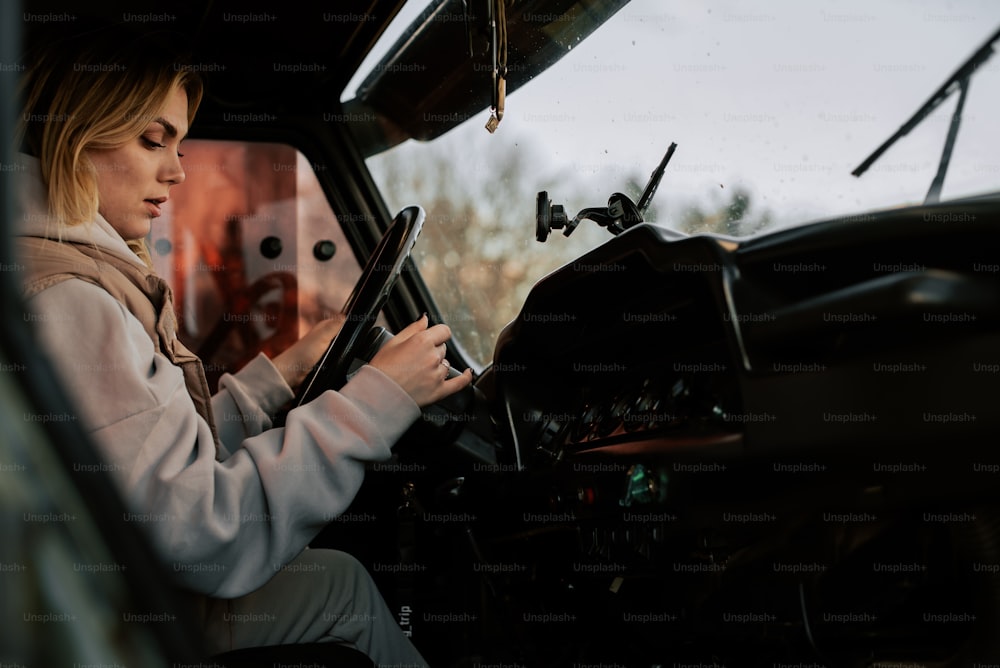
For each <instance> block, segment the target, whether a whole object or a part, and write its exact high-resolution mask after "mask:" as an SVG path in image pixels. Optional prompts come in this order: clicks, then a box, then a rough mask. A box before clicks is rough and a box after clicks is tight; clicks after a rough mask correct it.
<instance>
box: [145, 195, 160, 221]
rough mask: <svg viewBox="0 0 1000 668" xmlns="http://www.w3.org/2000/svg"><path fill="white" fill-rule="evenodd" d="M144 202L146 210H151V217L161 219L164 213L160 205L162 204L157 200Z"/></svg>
mask: <svg viewBox="0 0 1000 668" xmlns="http://www.w3.org/2000/svg"><path fill="white" fill-rule="evenodd" d="M143 201H144V202H145V203H146V208H148V209H149V213H150V215H152V216H153V218H159V217H160V215H161V214H162V213H163V212H162V211H161V210H160V204H161V202H158V201H156V200H151V199H147V200H143Z"/></svg>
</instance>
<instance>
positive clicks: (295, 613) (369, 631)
mask: <svg viewBox="0 0 1000 668" xmlns="http://www.w3.org/2000/svg"><path fill="white" fill-rule="evenodd" d="M204 603H205V624H204V628H205V631H206V640H207V644H208V650H209V651H210V652H211V653H212V654H220V653H222V652H227V651H229V650H233V649H242V648H244V647H257V646H262V645H284V644H295V643H306V642H327V641H329V642H335V643H339V644H342V645H349V646H351V647H354V648H355V649H358V650H361V651H362V652H364V653H365V654H367V655H368V656H369V657H371V659H372V660H373V661H374V662H375V663H376V665H378V666H380V667H385V668H418V667H419V668H425V667H426V666H427V662H426V661H424V659H423V657H422V656H420V653H419V652H418V651H417V649H416V648H415V647H414V646H413V643H411V642H410V640H409V638H407V637H406V636H404V635H403V631H402V630H401V629H400V628H399V625H398V624H397V623H396V620H395V618H394V617H393V616H392V613H391V612H389V608H388V607H387V606H386V604H385V601H384V600H383V599H382V596H381V594H380V593H379V591H378V588H377V587H376V586H375V582H374V581H373V580H372V578H371V576H370V575H369V574H368V571H366V570H365V567H364V566H363V565H362V564H361V563H360V562H359V561H358V560H357V559H355V558H354V557H352V556H351V555H349V554H347V553H346V552H340V551H337V550H312V549H310V550H305V551H304V552H303V553H302V554H300V555H299V556H298V557H297V558H296V559H295V560H294V561H292V562H291V563H290V564H288V566H286V567H285V568H283V569H281V570H280V571H278V573H277V574H276V575H275V576H274V577H273V578H271V580H270V581H268V582H267V584H265V585H264V586H263V587H261V588H260V589H258V590H256V591H254V592H251V593H249V594H247V595H246V596H242V597H240V598H236V599H206V600H205V601H204Z"/></svg>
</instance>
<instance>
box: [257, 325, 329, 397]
mask: <svg viewBox="0 0 1000 668" xmlns="http://www.w3.org/2000/svg"><path fill="white" fill-rule="evenodd" d="M344 320H345V317H344V315H343V314H341V313H338V314H337V315H335V316H333V317H332V318H330V319H328V320H321V321H320V322H318V323H316V324H315V325H314V326H313V328H312V329H310V330H309V332H308V333H307V334H306V335H305V336H303V337H302V338H301V339H299V340H298V341H296V342H295V343H293V344H292V345H291V346H289V347H288V348H286V349H285V350H284V351H282V352H281V353H279V354H278V355H277V356H275V358H274V359H273V360H271V362H272V363H273V364H274V366H275V367H276V368H277V369H278V372H279V373H280V374H281V376H282V377H283V378H284V379H285V382H286V383H288V386H289V387H290V388H292V390H293V391H294V390H295V389H296V388H298V386H299V385H301V384H302V381H304V380H305V379H306V376H307V375H309V372H310V371H312V368H313V367H314V366H316V363H317V362H319V358H320V357H322V356H323V353H325V352H326V349H327V348H328V347H329V346H330V342H331V341H333V339H334V337H336V336H337V334H338V333H339V332H340V328H341V327H342V326H343V325H344Z"/></svg>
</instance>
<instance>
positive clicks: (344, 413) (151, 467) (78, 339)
mask: <svg viewBox="0 0 1000 668" xmlns="http://www.w3.org/2000/svg"><path fill="white" fill-rule="evenodd" d="M18 165H19V166H18V168H17V171H16V172H15V174H16V178H17V179H18V180H19V183H17V185H16V189H15V192H16V193H18V196H19V200H20V216H16V218H19V220H15V223H16V224H18V225H19V227H18V231H17V234H20V235H23V236H39V237H41V236H49V237H52V238H56V237H57V236H58V234H57V230H56V228H55V226H54V225H53V224H52V223H51V222H50V219H49V216H48V215H47V207H46V203H45V191H44V187H43V184H42V181H41V178H40V176H39V166H38V161H37V160H36V159H34V158H32V157H29V156H20V157H19V163H18ZM62 238H63V239H65V240H68V241H82V242H86V243H93V244H96V245H97V246H98V247H100V248H104V249H107V250H110V251H113V252H115V253H117V254H118V255H120V256H124V257H129V258H130V259H131V258H134V259H135V262H136V263H137V264H139V265H142V262H141V260H139V258H138V257H136V256H135V254H134V253H132V251H131V250H130V249H129V248H128V246H127V245H126V244H125V242H124V240H123V239H122V238H121V237H120V236H119V235H118V234H117V232H115V230H114V228H112V227H111V225H110V224H109V223H108V222H107V221H106V220H104V218H103V217H102V216H100V215H98V216H97V219H96V220H94V221H93V222H92V223H90V224H86V225H79V226H74V227H70V228H64V230H63V232H62ZM27 308H28V311H27V312H26V313H25V319H26V320H29V321H31V322H32V323H33V325H34V327H35V330H36V331H37V336H38V340H39V343H40V344H41V345H42V346H43V347H44V349H45V350H46V352H47V353H48V355H49V356H50V358H51V359H52V361H53V362H54V364H55V366H56V368H57V370H58V372H59V375H60V377H61V378H62V379H63V381H64V382H65V384H66V386H67V387H68V389H69V392H70V394H71V396H72V397H73V398H74V399H75V400H76V404H77V406H78V409H79V416H78V417H79V419H80V420H81V421H82V422H83V424H84V425H86V426H87V428H88V429H89V430H90V431H92V433H93V436H94V438H95V441H96V443H97V445H98V447H99V448H100V450H101V453H102V454H103V456H104V458H105V460H106V462H107V463H108V467H107V468H109V469H110V470H111V471H113V474H112V475H113V476H114V477H115V479H116V480H117V481H118V483H119V484H120V488H121V491H122V494H123V496H124V498H125V501H126V504H127V506H128V507H129V508H130V509H131V512H130V513H129V515H128V516H127V517H126V519H128V520H130V521H134V522H137V523H138V524H140V525H141V528H142V529H143V530H145V532H146V533H147V534H148V535H149V536H150V538H151V539H152V541H153V544H154V547H155V549H156V550H157V552H158V553H159V554H160V555H162V559H163V563H164V566H165V568H166V570H167V571H168V572H170V573H171V574H173V575H174V576H175V578H176V581H177V583H178V584H180V585H182V586H184V587H187V588H189V589H192V590H194V591H196V592H199V593H203V594H208V595H210V596H215V597H220V598H233V597H237V596H241V595H243V594H246V593H249V592H251V591H253V590H255V589H257V588H258V587H260V586H261V585H263V584H264V583H265V582H267V581H268V580H269V579H270V578H271V577H272V576H273V575H274V574H275V573H276V572H277V571H278V570H279V569H280V568H282V567H283V566H284V565H286V564H287V563H288V562H289V561H291V560H292V559H293V558H294V557H296V556H297V555H298V554H299V553H300V552H301V551H302V550H303V549H305V548H306V546H307V545H308V544H309V542H310V541H311V540H312V539H313V538H314V537H315V536H316V534H317V533H318V532H319V531H320V529H322V528H323V527H324V525H326V524H327V523H328V522H330V521H331V520H332V519H333V518H334V517H336V516H337V515H338V514H340V513H341V512H343V511H344V509H345V508H346V507H347V506H348V504H350V502H351V500H352V499H353V498H354V496H355V494H356V493H357V491H358V488H359V487H360V485H361V482H362V480H363V478H364V471H365V463H366V462H374V461H382V460H385V459H387V458H389V457H390V455H391V451H390V448H391V447H392V445H393V444H394V443H395V441H396V440H397V439H398V438H399V437H400V436H401V435H402V434H403V432H405V431H406V429H407V428H408V427H409V426H410V425H411V424H412V423H413V422H414V421H415V420H416V418H417V417H419V415H420V409H419V407H418V406H417V405H416V404H415V403H414V402H413V400H412V399H411V398H410V396H409V395H408V394H407V393H406V392H405V391H404V390H403V389H402V388H401V387H399V386H398V385H397V384H396V383H395V382H394V381H393V380H391V379H390V378H389V377H388V376H386V375H384V374H383V373H381V372H380V371H378V370H377V369H374V368H373V367H370V366H367V365H366V366H364V367H362V369H361V370H360V371H359V372H358V373H357V374H356V375H354V376H353V377H352V379H351V380H350V382H348V383H347V385H345V386H344V388H343V389H342V390H341V391H340V392H333V391H328V392H326V393H324V394H323V395H321V396H320V397H318V398H317V399H316V400H314V401H312V402H310V403H309V404H308V405H306V406H302V407H300V408H296V409H295V410H293V411H291V412H290V413H289V415H288V417H287V420H286V424H285V427H283V428H274V429H271V428H270V427H271V418H270V415H271V414H272V413H273V412H274V411H275V410H276V409H277V408H278V407H280V406H281V405H283V404H284V403H285V402H286V401H288V400H289V399H291V398H292V391H291V389H290V388H289V387H288V385H287V384H286V383H285V382H284V379H283V378H282V377H281V375H280V374H279V373H278V371H277V369H275V368H274V366H273V365H272V364H271V362H270V361H269V360H268V359H267V357H266V356H264V355H260V356H258V357H257V358H256V359H254V360H252V361H251V362H250V363H249V364H248V365H247V366H246V367H244V368H243V369H242V370H240V371H239V372H237V373H235V374H226V375H225V376H223V377H222V379H221V380H220V382H219V392H218V394H216V395H215V396H214V397H213V398H212V408H213V411H214V415H215V422H216V427H217V430H218V433H219V438H220V440H221V441H222V445H223V447H224V448H225V450H226V451H228V453H231V454H229V455H228V456H226V455H220V458H221V459H222V460H221V461H218V460H217V459H216V448H215V444H214V442H213V438H212V433H211V430H210V428H209V425H208V423H206V422H205V421H204V420H203V419H202V418H201V417H200V416H199V415H198V413H197V411H196V410H195V406H194V403H193V402H192V400H191V397H190V396H189V395H188V393H187V390H186V389H185V385H184V378H183V374H182V372H181V370H180V368H179V367H177V366H174V365H173V364H171V363H170V362H169V361H168V360H167V359H166V358H165V357H164V356H163V355H161V354H159V353H157V352H155V350H154V347H153V343H152V341H150V339H149V336H148V335H147V334H146V331H145V330H144V329H143V327H142V324H141V323H140V322H139V321H138V320H136V318H135V317H133V316H132V314H131V313H129V312H128V311H127V310H126V309H125V308H124V307H123V306H122V305H121V303H120V302H118V301H117V300H116V299H115V298H114V297H112V296H111V295H110V294H108V293H107V292H105V291H104V290H103V289H101V288H99V287H97V286H95V285H93V284H91V283H88V282H86V281H83V280H78V279H69V280H65V281H62V282H60V283H57V284H56V285H53V286H51V287H49V288H46V289H45V290H42V291H41V292H39V293H38V294H37V295H35V296H34V297H32V298H30V299H29V300H28V302H27Z"/></svg>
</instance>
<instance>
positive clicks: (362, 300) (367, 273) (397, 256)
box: [295, 206, 425, 406]
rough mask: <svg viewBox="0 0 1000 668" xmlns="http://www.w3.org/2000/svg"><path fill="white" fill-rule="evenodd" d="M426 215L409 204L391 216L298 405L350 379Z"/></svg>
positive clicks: (340, 385)
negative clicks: (349, 374)
mask: <svg viewBox="0 0 1000 668" xmlns="http://www.w3.org/2000/svg"><path fill="white" fill-rule="evenodd" d="M424 218H425V214H424V210H423V209H422V208H421V207H419V206H408V207H406V208H405V209H403V210H402V211H400V212H399V213H398V214H396V217H395V218H393V219H392V223H391V224H390V225H389V229H387V230H386V231H385V234H384V235H382V239H381V240H380V241H379V242H378V246H376V247H375V252H374V253H372V254H371V257H369V258H368V262H367V263H366V264H365V268H364V269H363V270H362V272H361V277H360V278H359V279H358V282H357V283H355V285H354V290H353V291H352V292H351V296H350V297H348V298H347V303H346V304H345V305H344V308H343V309H341V313H342V314H344V316H345V317H346V319H345V321H344V324H343V326H342V327H341V328H340V332H338V334H337V336H336V338H334V339H333V341H331V342H330V345H329V347H328V348H327V349H326V352H325V353H323V356H322V357H321V358H320V360H319V362H317V363H316V366H314V367H313V368H312V370H311V371H310V372H309V375H308V376H306V379H305V381H304V382H303V383H302V386H301V387H300V389H299V394H298V396H297V397H296V399H295V405H296V406H301V405H302V404H305V403H308V402H310V401H312V400H313V399H315V398H316V397H318V396H319V395H320V394H322V393H323V392H325V391H326V390H331V389H333V390H339V389H340V388H341V387H343V386H344V383H346V382H347V373H348V370H349V369H350V367H351V364H352V363H353V362H354V359H355V358H356V357H358V356H359V353H360V352H362V351H361V349H362V348H363V347H364V346H365V341H366V339H365V334H367V333H368V331H369V330H370V329H371V327H372V325H374V324H375V319H376V318H377V317H378V313H379V311H381V310H382V306H384V305H385V300H386V298H388V296H389V291H390V290H392V286H393V285H395V283H396V279H397V278H399V273H400V271H402V269H403V262H405V261H406V258H407V257H409V255H410V251H411V250H412V249H413V244H414V243H415V242H416V240H417V235H419V234H420V229H421V228H422V227H423V225H424Z"/></svg>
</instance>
